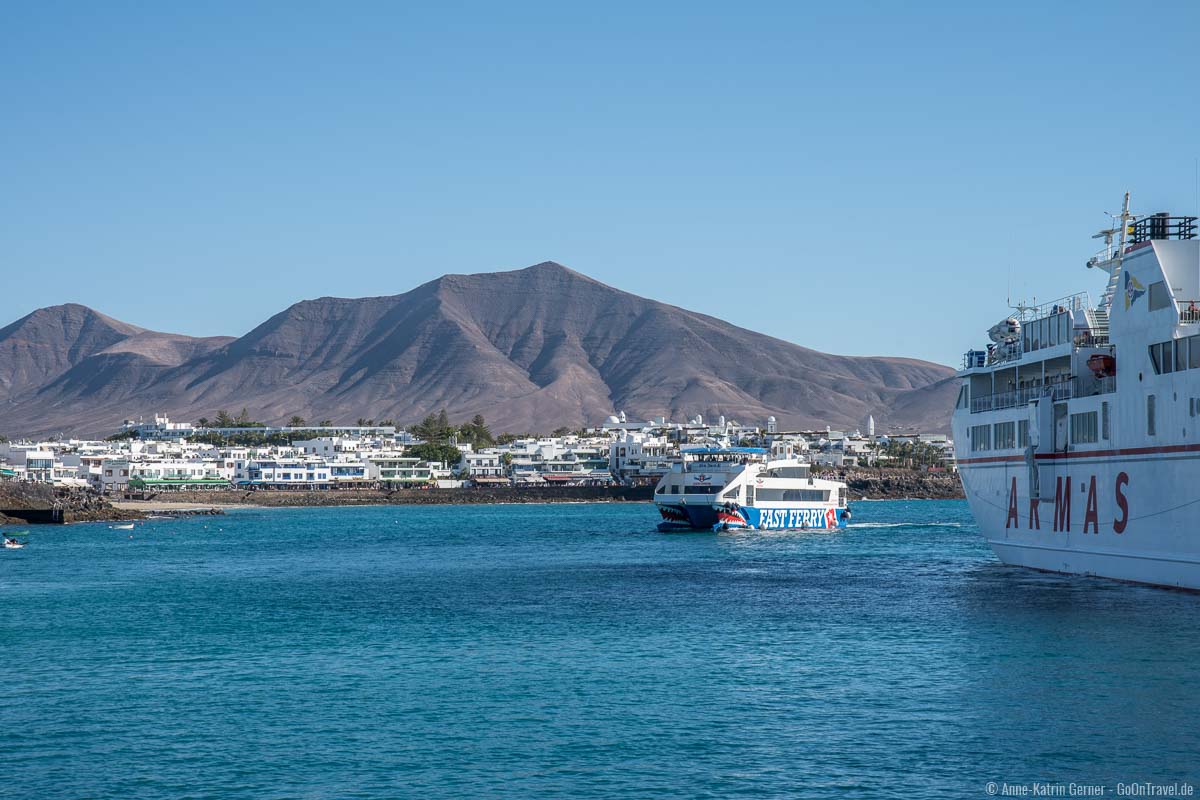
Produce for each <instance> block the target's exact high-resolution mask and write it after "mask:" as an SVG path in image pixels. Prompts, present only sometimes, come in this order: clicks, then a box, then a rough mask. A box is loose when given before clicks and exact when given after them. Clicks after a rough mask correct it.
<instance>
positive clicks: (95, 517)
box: [0, 481, 146, 524]
mask: <svg viewBox="0 0 1200 800" xmlns="http://www.w3.org/2000/svg"><path fill="white" fill-rule="evenodd" d="M54 511H57V512H61V516H59V515H57V514H56V515H54V516H55V520H54V521H56V522H119V521H121V520H131V519H143V518H144V517H145V516H146V515H145V514H143V513H142V512H140V511H127V510H123V509H119V508H114V507H113V505H112V504H111V503H110V502H109V501H108V500H107V499H105V498H104V496H103V495H101V494H100V493H98V492H96V491H94V490H92V489H83V488H70V489H68V488H62V487H54V486H49V485H47V484H44V483H31V482H27V481H5V482H4V483H0V523H9V524H26V523H38V522H49V521H50V519H49V517H50V514H49V512H54ZM22 512H28V513H22Z"/></svg>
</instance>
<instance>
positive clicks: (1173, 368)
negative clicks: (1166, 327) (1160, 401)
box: [1150, 334, 1200, 375]
mask: <svg viewBox="0 0 1200 800" xmlns="http://www.w3.org/2000/svg"><path fill="white" fill-rule="evenodd" d="M1150 366H1151V368H1152V369H1153V370H1154V374H1155V375H1166V374H1168V373H1171V372H1183V371H1185V370H1189V369H1200V334H1197V335H1195V336H1188V337H1185V338H1183V339H1171V340H1170V341H1166V342H1157V343H1155V344H1152V345H1150Z"/></svg>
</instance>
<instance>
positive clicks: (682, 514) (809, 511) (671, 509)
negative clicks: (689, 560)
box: [658, 503, 850, 532]
mask: <svg viewBox="0 0 1200 800" xmlns="http://www.w3.org/2000/svg"><path fill="white" fill-rule="evenodd" d="M658 509H659V513H660V514H661V515H662V517H663V521H662V522H660V523H659V525H658V529H659V530H660V531H663V532H671V531H711V530H739V529H754V530H770V531H783V530H836V529H838V528H844V527H846V525H847V523H848V522H849V520H850V515H849V513H848V512H847V511H846V510H845V509H837V508H834V507H831V506H796V507H790V508H747V507H745V506H742V507H738V508H736V509H733V508H724V507H714V506H711V505H702V504H693V505H683V504H674V503H660V504H659V505H658Z"/></svg>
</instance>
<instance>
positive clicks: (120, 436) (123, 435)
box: [104, 430, 138, 442]
mask: <svg viewBox="0 0 1200 800" xmlns="http://www.w3.org/2000/svg"><path fill="white" fill-rule="evenodd" d="M136 438H138V432H137V431H135V430H127V431H121V432H120V433H114V434H113V435H112V436H105V437H104V441H106V442H124V441H128V440H130V439H136Z"/></svg>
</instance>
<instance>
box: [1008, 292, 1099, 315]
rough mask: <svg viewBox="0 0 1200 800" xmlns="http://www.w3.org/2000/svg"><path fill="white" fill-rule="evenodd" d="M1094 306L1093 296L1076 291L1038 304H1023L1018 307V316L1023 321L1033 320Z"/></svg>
mask: <svg viewBox="0 0 1200 800" xmlns="http://www.w3.org/2000/svg"><path fill="white" fill-rule="evenodd" d="M1091 307H1092V301H1091V296H1090V295H1089V294H1088V293H1087V292H1076V293H1075V294H1069V295H1067V296H1066V297H1060V298H1058V299H1057V300H1051V301H1050V302H1049V303H1042V304H1041V305H1037V306H1022V307H1020V308H1018V309H1017V313H1016V314H1015V316H1016V318H1017V319H1018V320H1020V321H1021V322H1031V321H1033V320H1036V319H1041V318H1042V317H1048V316H1050V315H1051V314H1062V313H1064V312H1067V311H1085V310H1087V309H1089V308H1091Z"/></svg>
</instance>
